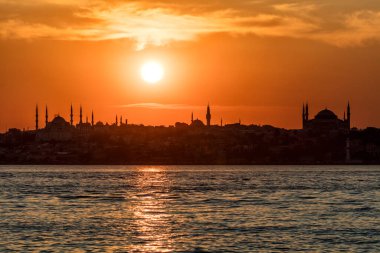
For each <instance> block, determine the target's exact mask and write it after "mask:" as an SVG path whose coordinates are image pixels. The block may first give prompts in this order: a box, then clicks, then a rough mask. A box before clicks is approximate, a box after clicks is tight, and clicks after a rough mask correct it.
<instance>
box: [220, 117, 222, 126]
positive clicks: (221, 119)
mask: <svg viewBox="0 0 380 253" xmlns="http://www.w3.org/2000/svg"><path fill="white" fill-rule="evenodd" d="M220 126H221V127H222V126H223V118H220Z"/></svg>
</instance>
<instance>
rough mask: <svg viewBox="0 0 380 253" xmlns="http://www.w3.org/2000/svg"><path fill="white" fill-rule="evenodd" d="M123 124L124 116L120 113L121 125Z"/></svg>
mask: <svg viewBox="0 0 380 253" xmlns="http://www.w3.org/2000/svg"><path fill="white" fill-rule="evenodd" d="M122 124H123V116H121V115H120V125H122Z"/></svg>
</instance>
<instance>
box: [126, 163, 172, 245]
mask: <svg viewBox="0 0 380 253" xmlns="http://www.w3.org/2000/svg"><path fill="white" fill-rule="evenodd" d="M170 185H171V182H170V180H169V178H168V177H167V172H166V171H165V169H164V168H162V167H144V168H141V169H139V171H138V174H137V180H136V189H139V192H138V193H136V194H135V196H134V197H133V201H132V205H131V208H132V213H133V214H132V220H133V221H132V222H133V224H134V225H133V227H135V229H136V231H135V233H136V238H137V243H136V244H134V245H131V248H130V249H129V250H130V251H142V252H170V251H172V250H173V239H172V238H173V233H172V228H171V225H170V223H171V220H172V215H171V214H170V210H169V209H170V201H171V200H170V196H169V190H170Z"/></svg>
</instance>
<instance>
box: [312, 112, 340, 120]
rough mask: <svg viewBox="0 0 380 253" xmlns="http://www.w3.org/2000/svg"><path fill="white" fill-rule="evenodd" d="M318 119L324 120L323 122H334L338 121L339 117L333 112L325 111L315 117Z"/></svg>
mask: <svg viewBox="0 0 380 253" xmlns="http://www.w3.org/2000/svg"><path fill="white" fill-rule="evenodd" d="M315 118H316V119H322V120H334V119H337V118H338V116H336V114H335V113H333V112H332V111H330V110H328V109H324V110H322V111H320V112H319V113H318V114H317V115H316V116H315Z"/></svg>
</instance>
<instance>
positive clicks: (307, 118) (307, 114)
mask: <svg viewBox="0 0 380 253" xmlns="http://www.w3.org/2000/svg"><path fill="white" fill-rule="evenodd" d="M305 120H306V121H308V120H309V103H306V111H305Z"/></svg>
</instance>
